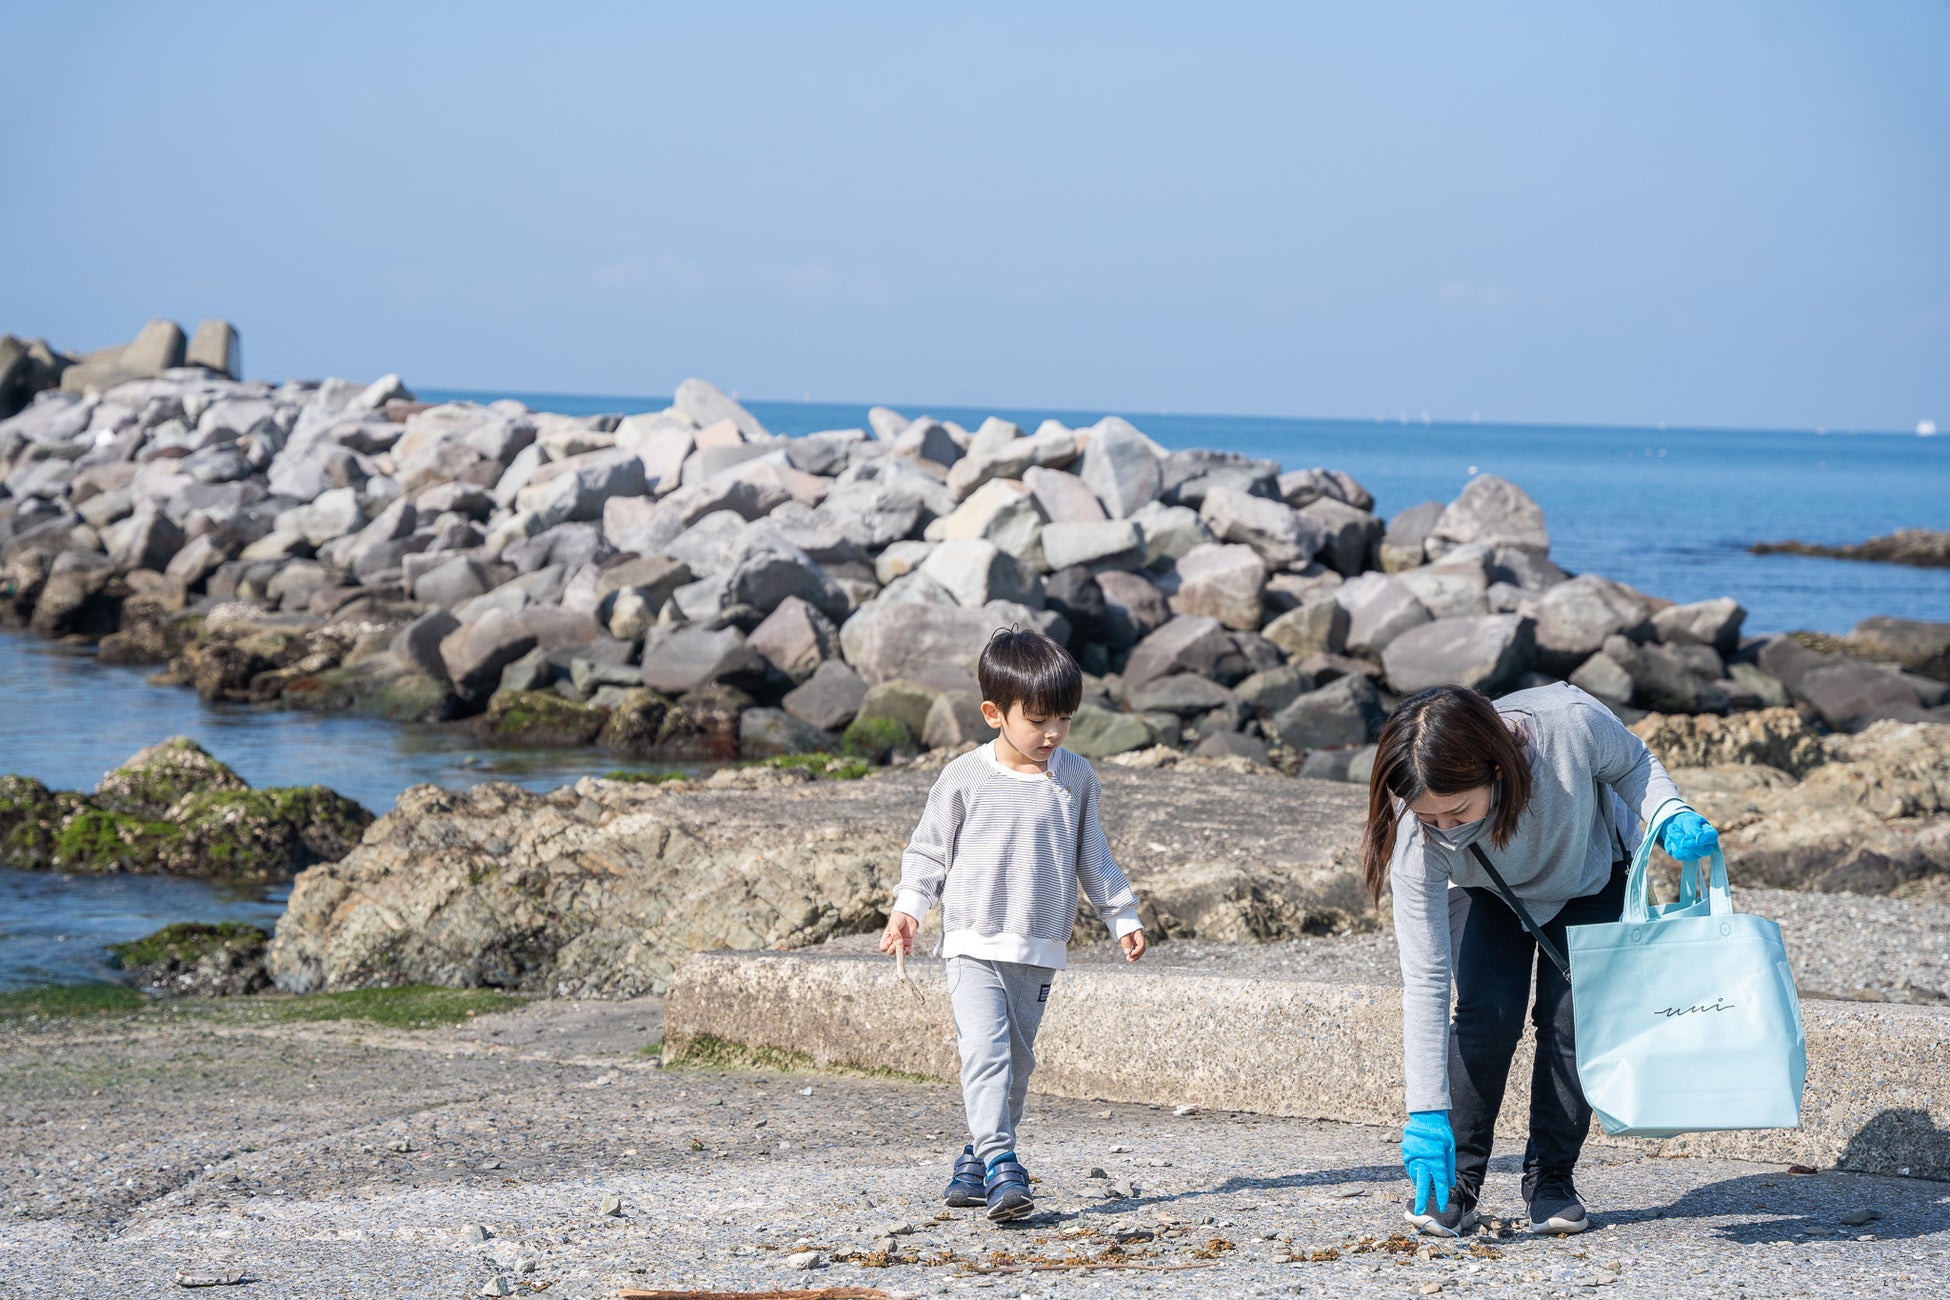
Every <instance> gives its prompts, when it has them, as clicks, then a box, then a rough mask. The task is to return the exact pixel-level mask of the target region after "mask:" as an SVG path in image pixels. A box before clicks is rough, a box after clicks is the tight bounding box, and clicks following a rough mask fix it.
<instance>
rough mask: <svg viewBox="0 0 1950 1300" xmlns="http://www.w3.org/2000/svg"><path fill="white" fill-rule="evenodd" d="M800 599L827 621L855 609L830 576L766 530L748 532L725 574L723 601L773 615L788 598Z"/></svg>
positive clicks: (789, 544) (808, 558)
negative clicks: (822, 615)
mask: <svg viewBox="0 0 1950 1300" xmlns="http://www.w3.org/2000/svg"><path fill="white" fill-rule="evenodd" d="M790 596H797V597H798V598H799V599H800V600H803V601H805V602H806V603H807V604H809V605H811V606H812V607H813V608H815V609H817V610H818V611H819V612H820V613H822V614H824V615H825V616H826V617H827V618H829V619H835V620H837V619H843V618H845V617H846V615H847V613H848V611H849V610H850V609H851V608H852V602H851V601H849V600H848V599H847V595H846V592H845V591H844V590H842V589H841V587H840V585H839V583H837V582H835V581H833V579H832V578H831V577H830V576H829V575H828V574H827V572H826V571H825V570H824V569H822V568H820V567H819V566H818V565H817V564H815V563H813V561H812V557H811V556H809V555H807V554H806V553H805V552H804V551H802V550H800V549H799V548H798V547H796V546H794V545H792V543H790V542H788V541H786V540H785V539H784V538H782V537H780V536H779V535H778V533H777V532H776V531H775V530H773V529H771V528H768V527H765V526H763V525H760V526H758V527H754V528H751V529H748V530H746V531H745V532H744V533H743V534H742V535H741V536H740V538H739V541H738V544H737V546H736V548H735V549H734V550H733V552H732V554H731V556H730V564H729V567H728V568H727V570H726V572H725V601H726V603H727V604H731V605H746V606H749V607H751V608H752V609H755V610H757V611H758V612H759V613H761V614H769V613H771V612H772V611H773V610H775V609H777V608H778V607H779V603H780V602H781V601H783V600H785V599H786V598H787V597H790Z"/></svg>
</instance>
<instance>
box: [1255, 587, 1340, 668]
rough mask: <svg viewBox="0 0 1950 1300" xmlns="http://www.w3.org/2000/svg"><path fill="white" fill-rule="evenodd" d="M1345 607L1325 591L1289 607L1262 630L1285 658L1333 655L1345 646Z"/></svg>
mask: <svg viewBox="0 0 1950 1300" xmlns="http://www.w3.org/2000/svg"><path fill="white" fill-rule="evenodd" d="M1349 622H1350V620H1349V616H1348V612H1347V607H1346V606H1344V605H1342V604H1341V603H1340V602H1339V601H1337V600H1335V599H1334V597H1333V596H1332V595H1331V594H1329V595H1326V596H1316V597H1315V598H1313V599H1312V600H1309V601H1307V602H1306V603H1304V604H1302V605H1300V606H1299V607H1298V608H1295V609H1290V610H1288V611H1287V612H1286V613H1284V614H1282V615H1280V616H1279V617H1278V618H1276V619H1274V620H1273V621H1272V622H1271V623H1268V624H1267V625H1266V627H1265V628H1264V629H1263V634H1264V635H1265V637H1266V639H1267V640H1269V641H1271V642H1272V643H1273V644H1274V645H1276V646H1278V647H1279V648H1280V651H1281V653H1282V654H1284V655H1286V657H1287V658H1289V659H1305V658H1306V657H1307V656H1308V655H1316V654H1329V655H1337V654H1340V653H1342V652H1343V651H1345V650H1346V649H1347V630H1348V626H1349Z"/></svg>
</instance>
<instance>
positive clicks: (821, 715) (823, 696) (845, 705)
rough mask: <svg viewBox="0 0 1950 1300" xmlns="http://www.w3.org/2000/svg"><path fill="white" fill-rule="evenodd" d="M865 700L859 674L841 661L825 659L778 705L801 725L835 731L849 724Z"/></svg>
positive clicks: (862, 683)
mask: <svg viewBox="0 0 1950 1300" xmlns="http://www.w3.org/2000/svg"><path fill="white" fill-rule="evenodd" d="M866 698H867V684H866V682H864V681H862V680H861V679H860V674H858V673H856V672H854V671H853V670H852V669H851V668H849V667H847V665H846V663H845V662H844V661H842V660H839V659H826V660H823V661H821V663H820V664H819V666H818V667H817V668H815V669H813V672H812V675H811V676H810V677H808V678H806V680H805V681H803V682H801V683H800V684H799V685H797V686H795V687H793V688H792V689H791V690H789V691H787V692H786V693H785V698H784V699H782V700H780V701H779V704H780V707H782V708H783V709H784V710H785V711H786V712H787V713H790V714H791V715H792V716H793V717H795V718H798V719H799V720H800V721H802V722H807V723H810V724H811V725H813V726H815V727H818V728H820V729H821V730H823V731H839V730H841V729H843V728H844V727H845V726H846V724H847V723H849V722H851V721H853V718H854V715H855V714H857V713H859V711H860V702H861V701H862V700H864V699H866Z"/></svg>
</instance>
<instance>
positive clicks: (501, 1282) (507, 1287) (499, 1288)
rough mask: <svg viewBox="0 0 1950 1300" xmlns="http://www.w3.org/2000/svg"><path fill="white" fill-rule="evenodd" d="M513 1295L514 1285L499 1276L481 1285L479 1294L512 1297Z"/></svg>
mask: <svg viewBox="0 0 1950 1300" xmlns="http://www.w3.org/2000/svg"><path fill="white" fill-rule="evenodd" d="M514 1293H515V1288H514V1284H513V1283H512V1282H510V1281H508V1279H507V1278H505V1277H501V1276H499V1275H496V1276H494V1277H491V1278H489V1279H488V1280H487V1281H485V1282H483V1283H482V1284H481V1290H480V1294H482V1295H513V1294H514Z"/></svg>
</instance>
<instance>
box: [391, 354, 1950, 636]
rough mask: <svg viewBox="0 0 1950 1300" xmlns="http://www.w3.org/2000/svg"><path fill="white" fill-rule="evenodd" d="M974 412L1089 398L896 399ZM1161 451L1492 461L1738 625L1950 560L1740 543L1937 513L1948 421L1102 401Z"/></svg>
mask: <svg viewBox="0 0 1950 1300" xmlns="http://www.w3.org/2000/svg"><path fill="white" fill-rule="evenodd" d="M421 396H422V397H424V398H426V399H427V400H431V401H446V400H455V399H466V400H472V401H490V400H493V399H494V398H496V397H514V398H517V399H519V400H521V401H522V402H525V403H527V404H528V406H529V407H531V408H532V409H534V410H538V411H558V412H561V413H563V414H567V415H594V414H598V413H602V412H608V411H619V412H632V411H648V410H659V409H662V408H663V407H665V406H668V405H669V404H670V402H669V399H668V398H663V397H593V396H585V395H577V394H548V393H492V392H478V391H457V390H427V391H425V392H423V393H421ZM746 405H747V406H748V407H749V408H750V410H751V412H752V414H754V415H756V416H757V417H758V418H759V419H760V420H762V421H763V422H764V423H765V425H766V427H767V428H769V429H771V430H772V431H773V432H774V433H782V434H803V433H813V432H816V431H818V430H820V429H844V428H852V427H864V426H865V424H866V419H867V408H866V407H865V406H849V405H843V404H836V403H821V402H803V403H802V402H748V403H746ZM902 413H903V414H906V415H920V414H924V413H925V414H929V415H933V416H935V417H937V418H939V419H951V420H955V421H958V422H959V423H961V424H963V425H964V426H966V427H968V428H971V429H972V428H974V427H975V426H976V425H978V424H980V423H981V421H982V420H983V419H984V418H985V417H987V416H990V415H1000V416H1002V417H1003V418H1004V419H1010V420H1014V421H1015V422H1016V423H1018V424H1020V425H1022V426H1023V427H1024V428H1025V429H1028V430H1031V431H1033V430H1034V429H1035V426H1036V425H1037V423H1039V422H1040V421H1041V420H1043V419H1044V418H1045V417H1054V418H1056V419H1059V420H1062V421H1063V422H1064V423H1065V424H1071V425H1076V424H1088V423H1090V422H1092V421H1094V420H1095V419H1097V417H1098V415H1099V414H1107V413H1105V412H1098V413H1083V412H1077V411H1025V410H1006V409H975V408H968V407H933V408H929V409H928V410H926V411H925V412H924V411H922V410H921V409H920V408H917V407H906V408H902ZM1115 414H1119V415H1122V416H1124V418H1125V419H1127V420H1129V421H1130V422H1131V423H1132V424H1135V425H1136V426H1137V427H1138V428H1140V429H1142V430H1144V431H1145V432H1146V433H1148V434H1150V435H1151V436H1152V437H1153V438H1155V439H1156V440H1157V441H1158V442H1160V443H1162V444H1163V445H1164V446H1166V447H1169V448H1171V449H1173V450H1182V449H1185V448H1191V447H1212V448H1217V449H1219V450H1222V451H1239V452H1245V453H1247V454H1248V455H1252V456H1261V457H1266V458H1269V459H1272V460H1277V461H1279V462H1280V464H1281V465H1282V466H1284V467H1285V468H1287V469H1300V468H1303V467H1306V466H1314V465H1317V466H1322V467H1325V468H1329V469H1343V470H1346V471H1347V472H1348V473H1350V474H1353V475H1354V476H1355V477H1356V478H1358V479H1360V480H1361V482H1362V483H1364V484H1366V485H1367V488H1368V490H1369V491H1370V492H1373V493H1374V496H1375V508H1376V510H1377V511H1378V512H1379V513H1380V514H1382V515H1383V516H1384V517H1385V516H1388V515H1392V514H1394V513H1395V512H1397V511H1400V510H1403V509H1406V508H1407V507H1409V506H1412V505H1415V504H1417V503H1418V502H1422V501H1448V500H1450V499H1452V498H1453V497H1455V495H1456V494H1457V493H1458V492H1460V491H1461V490H1462V488H1463V485H1464V484H1465V483H1467V482H1468V481H1469V478H1470V476H1471V475H1472V474H1477V473H1482V474H1497V475H1500V476H1502V477H1504V478H1507V479H1509V480H1510V481H1511V482H1513V483H1516V484H1518V485H1519V486H1521V487H1522V488H1523V489H1524V490H1525V491H1527V492H1529V493H1530V494H1531V495H1532V496H1533V497H1535V498H1536V499H1537V501H1538V503H1539V504H1541V505H1542V506H1543V507H1544V513H1545V517H1546V519H1547V520H1548V522H1549V525H1550V531H1551V550H1552V554H1553V555H1554V556H1555V557H1556V559H1557V562H1558V563H1559V564H1561V565H1563V566H1564V567H1565V568H1567V569H1570V570H1571V571H1572V572H1574V573H1577V572H1591V573H1601V574H1603V575H1605V576H1606V577H1608V578H1616V579H1618V580H1619V581H1621V582H1627V583H1630V584H1631V585H1632V586H1634V587H1637V588H1639V589H1640V590H1642V591H1645V592H1648V593H1650V594H1652V595H1656V596H1663V597H1665V598H1667V599H1669V600H1675V601H1682V602H1684V601H1692V600H1706V599H1709V598H1711V597H1714V596H1732V597H1734V598H1735V599H1737V600H1739V601H1740V603H1741V604H1743V605H1745V606H1746V607H1747V611H1748V616H1747V629H1748V630H1749V631H1750V632H1785V631H1790V630H1793V629H1796V628H1810V629H1814V630H1816V631H1823V632H1846V631H1848V630H1849V628H1851V627H1853V626H1854V625H1855V624H1856V623H1857V622H1859V621H1860V620H1862V619H1864V618H1867V617H1869V616H1870V615H1872V614H1887V615H1893V616H1896V617H1900V618H1920V619H1931V620H1950V570H1941V569H1939V570H1927V569H1907V568H1900V567H1897V566H1894V565H1881V564H1859V563H1852V562H1849V561H1842V560H1822V559H1811V558H1807V557H1803V556H1789V555H1765V556H1756V555H1749V554H1747V549H1746V548H1747V547H1748V546H1749V545H1750V544H1752V543H1753V542H1756V541H1778V540H1781V539H1783V538H1789V537H1796V538H1800V539H1802V540H1804V541H1812V542H1825V543H1836V544H1839V543H1846V542H1859V541H1863V540H1865V539H1867V538H1870V537H1875V536H1878V535H1880V534H1883V533H1889V532H1893V531H1895V530H1896V529H1898V528H1950V437H1935V438H1918V437H1916V436H1914V435H1913V434H1891V433H1873V434H1819V433H1810V432H1794V431H1766V430H1725V429H1629V428H1580V427H1553V426H1547V425H1495V424H1432V425H1422V424H1401V423H1396V422H1388V423H1377V422H1374V421H1355V420H1293V419H1277V418H1269V417H1256V416H1230V415H1146V414H1144V413H1143V412H1132V411H1120V412H1115Z"/></svg>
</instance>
